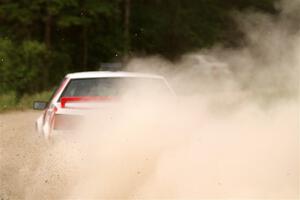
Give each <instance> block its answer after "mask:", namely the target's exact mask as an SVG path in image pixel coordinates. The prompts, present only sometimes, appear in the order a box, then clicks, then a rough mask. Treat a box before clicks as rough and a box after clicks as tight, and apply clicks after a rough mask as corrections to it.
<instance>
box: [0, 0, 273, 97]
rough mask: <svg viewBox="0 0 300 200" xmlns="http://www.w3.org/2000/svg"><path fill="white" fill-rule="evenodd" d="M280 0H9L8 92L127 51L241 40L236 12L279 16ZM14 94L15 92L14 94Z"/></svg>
mask: <svg viewBox="0 0 300 200" xmlns="http://www.w3.org/2000/svg"><path fill="white" fill-rule="evenodd" d="M276 1H277V0H226V1H224V0H152V1H146V0H131V5H129V8H130V13H131V15H130V18H129V24H128V25H129V38H128V37H127V32H126V33H125V30H127V29H126V26H125V23H124V22H125V10H126V9H125V8H127V7H126V5H127V3H128V1H125V0H101V1H100V0H30V1H29V0H5V1H1V4H0V21H1V26H0V94H1V93H2V94H3V93H8V92H11V91H12V92H14V93H15V94H16V100H20V99H21V98H22V96H23V95H24V94H26V93H35V92H39V91H43V90H47V89H49V88H51V87H53V86H54V85H55V84H57V83H58V82H59V80H60V79H61V78H62V77H63V76H64V74H65V73H67V72H71V71H85V70H95V69H98V68H99V66H100V63H101V62H115V61H117V62H120V61H122V60H123V57H124V56H125V55H124V54H126V55H127V53H128V51H130V52H129V53H130V55H149V54H150V55H151V54H159V55H162V56H164V57H167V58H170V59H174V58H176V57H177V56H178V55H181V54H182V53H184V52H186V51H191V50H193V49H200V48H206V47H210V46H212V45H213V44H215V43H216V42H220V43H225V44H227V45H234V44H235V43H236V41H237V40H236V35H238V34H237V32H238V29H237V28H236V27H235V25H234V22H233V20H232V19H231V17H230V16H231V12H232V10H240V11H243V10H248V9H251V10H261V11H264V12H270V13H273V14H276V10H275V8H274V5H273V4H274V3H275V2H276ZM6 99H7V98H6Z"/></svg>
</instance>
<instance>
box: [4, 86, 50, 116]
mask: <svg viewBox="0 0 300 200" xmlns="http://www.w3.org/2000/svg"><path fill="white" fill-rule="evenodd" d="M51 95H52V91H44V92H40V93H35V94H30V95H29V94H26V95H24V96H23V97H21V99H19V100H17V95H16V93H15V92H7V93H5V94H0V112H2V111H8V110H12V109H30V108H32V104H33V101H36V100H37V99H38V100H41V101H49V99H50V97H51Z"/></svg>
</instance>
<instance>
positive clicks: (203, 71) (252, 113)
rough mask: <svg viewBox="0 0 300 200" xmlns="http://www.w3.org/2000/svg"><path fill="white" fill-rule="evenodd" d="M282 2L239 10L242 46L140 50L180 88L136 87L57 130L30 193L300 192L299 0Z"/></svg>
mask: <svg viewBox="0 0 300 200" xmlns="http://www.w3.org/2000/svg"><path fill="white" fill-rule="evenodd" d="M277 7H278V10H280V15H279V16H277V17H274V16H269V15H265V14H261V13H253V12H252V13H251V12H249V13H247V14H241V13H233V15H235V17H236V19H237V23H238V24H239V25H240V27H241V31H243V33H245V42H244V45H243V46H242V47H240V48H237V49H228V48H224V47H222V46H215V47H214V48H211V49H207V50H201V51H199V52H193V53H189V54H187V55H184V56H182V58H181V59H180V60H179V61H178V62H176V63H171V62H169V61H166V60H164V59H162V58H159V57H151V58H135V59H132V60H131V61H130V62H129V63H128V71H138V72H153V73H156V74H157V73H158V74H162V75H164V76H165V77H167V79H168V80H169V82H170V83H171V85H172V87H173V88H174V90H175V92H176V94H177V97H165V96H164V95H153V96H152V97H151V98H149V95H147V98H145V97H134V99H130V100H128V102H124V103H121V104H119V105H115V106H114V107H113V108H111V109H108V110H105V111H99V112H95V113H93V114H92V115H91V117H90V119H89V120H88V122H87V123H85V124H83V125H82V127H81V128H80V129H79V130H77V133H76V134H75V133H72V134H71V133H66V134H65V135H64V138H59V137H58V138H54V141H50V143H51V144H48V146H47V147H48V148H47V150H44V152H41V155H42V156H40V158H39V160H40V161H39V167H38V168H37V169H35V170H34V172H33V173H32V174H31V175H32V176H31V177H32V181H30V184H28V185H26V186H24V188H25V189H24V190H25V192H24V193H25V195H24V196H25V197H26V199H233V198H234V199H299V197H300V196H299V195H300V188H299V187H300V184H299V176H300V173H299V169H300V166H299V159H300V155H299V133H300V127H299V124H300V121H299V111H300V110H299V109H300V108H299V92H300V90H299V86H300V84H299V69H300V67H299V66H300V26H299V20H300V18H299V15H298V13H300V10H299V8H300V1H296V0H295V1H281V3H278V5H277ZM146 89H148V88H145V90H146Z"/></svg>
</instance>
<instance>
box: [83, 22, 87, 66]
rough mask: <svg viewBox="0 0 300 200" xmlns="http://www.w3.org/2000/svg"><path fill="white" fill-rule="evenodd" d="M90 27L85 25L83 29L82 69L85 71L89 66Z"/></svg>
mask: <svg viewBox="0 0 300 200" xmlns="http://www.w3.org/2000/svg"><path fill="white" fill-rule="evenodd" d="M87 33H88V26H87V25H83V27H82V62H81V65H82V68H83V69H84V70H87V67H88V66H87V64H88V37H87Z"/></svg>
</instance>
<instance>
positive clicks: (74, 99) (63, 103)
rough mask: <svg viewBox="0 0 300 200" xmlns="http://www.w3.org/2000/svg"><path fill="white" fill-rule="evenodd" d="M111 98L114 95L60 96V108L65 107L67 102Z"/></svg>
mask: <svg viewBox="0 0 300 200" xmlns="http://www.w3.org/2000/svg"><path fill="white" fill-rule="evenodd" d="M112 99H114V97H109V96H84V97H62V98H61V100H60V103H61V108H65V107H66V103H67V102H99V101H109V100H112Z"/></svg>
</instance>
